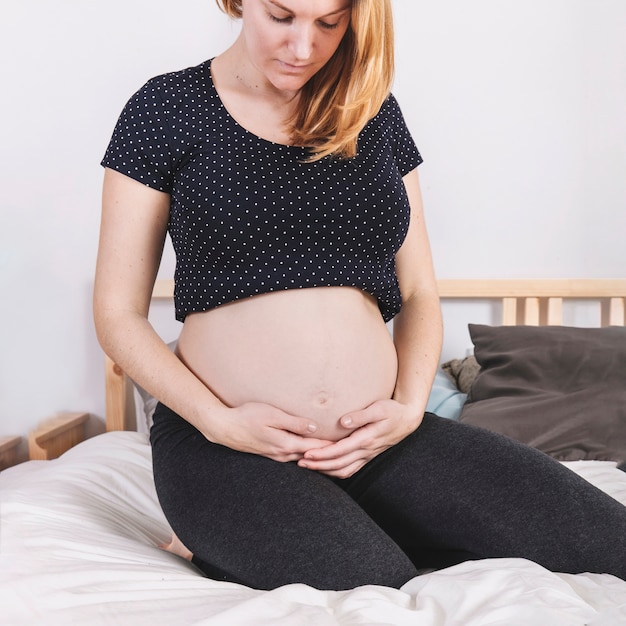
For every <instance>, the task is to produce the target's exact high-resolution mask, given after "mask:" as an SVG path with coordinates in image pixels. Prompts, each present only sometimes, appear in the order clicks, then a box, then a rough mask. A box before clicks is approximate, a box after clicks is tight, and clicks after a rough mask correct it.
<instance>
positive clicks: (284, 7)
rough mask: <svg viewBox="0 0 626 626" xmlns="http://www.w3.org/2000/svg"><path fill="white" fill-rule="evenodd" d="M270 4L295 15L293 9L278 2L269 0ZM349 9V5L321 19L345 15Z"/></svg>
mask: <svg viewBox="0 0 626 626" xmlns="http://www.w3.org/2000/svg"><path fill="white" fill-rule="evenodd" d="M269 3H270V4H273V5H274V6H275V7H277V8H278V9H282V10H283V11H285V12H286V13H293V11H292V10H291V9H289V8H288V7H286V6H284V5H282V4H281V3H280V2H276V1H275V0H269ZM349 8H350V5H347V6H345V7H343V9H337V10H336V11H331V12H330V13H326V15H322V16H320V17H330V16H331V15H337V14H338V13H343V12H344V11H347V10H348V9H349Z"/></svg>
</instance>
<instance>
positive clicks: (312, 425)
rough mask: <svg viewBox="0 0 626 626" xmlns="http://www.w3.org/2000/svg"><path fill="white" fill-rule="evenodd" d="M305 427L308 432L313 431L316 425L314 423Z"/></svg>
mask: <svg viewBox="0 0 626 626" xmlns="http://www.w3.org/2000/svg"><path fill="white" fill-rule="evenodd" d="M306 429H307V430H308V431H309V432H310V433H314V432H315V431H316V430H317V426H316V425H315V424H309V425H308V426H307V427H306Z"/></svg>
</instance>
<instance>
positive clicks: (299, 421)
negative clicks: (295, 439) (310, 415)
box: [272, 413, 317, 437]
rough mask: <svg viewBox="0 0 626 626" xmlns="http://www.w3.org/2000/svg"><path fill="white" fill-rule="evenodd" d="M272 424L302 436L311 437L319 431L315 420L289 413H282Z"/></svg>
mask: <svg viewBox="0 0 626 626" xmlns="http://www.w3.org/2000/svg"><path fill="white" fill-rule="evenodd" d="M272 426H273V427H274V428H278V429H280V430H285V431H288V432H290V433H293V434H295V435H301V436H302V437H311V436H313V435H315V433H316V431H317V424H316V423H315V422H314V421H313V420H310V419H307V418H306V417H297V416H295V415H289V414H288V413H281V414H280V416H279V417H278V418H277V419H276V421H275V422H274V423H273V424H272Z"/></svg>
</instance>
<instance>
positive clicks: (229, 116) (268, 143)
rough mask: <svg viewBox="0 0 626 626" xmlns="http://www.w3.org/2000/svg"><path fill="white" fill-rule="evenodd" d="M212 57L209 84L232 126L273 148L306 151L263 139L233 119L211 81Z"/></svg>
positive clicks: (305, 149)
mask: <svg viewBox="0 0 626 626" xmlns="http://www.w3.org/2000/svg"><path fill="white" fill-rule="evenodd" d="M214 58H215V57H212V58H210V59H209V60H208V61H207V63H206V70H207V75H208V79H209V82H210V85H211V89H212V90H213V92H214V94H215V97H216V98H217V101H218V102H219V106H220V108H221V109H222V111H223V113H224V115H225V116H226V117H227V118H228V119H229V120H230V121H231V123H232V124H233V125H234V126H236V127H237V128H238V129H239V130H240V131H241V132H242V133H244V134H245V135H248V136H250V137H252V138H253V139H255V140H256V141H257V142H259V143H262V144H266V145H268V146H271V147H273V148H281V149H282V148H285V149H287V150H291V151H296V152H307V148H303V147H301V146H292V145H289V144H286V143H280V142H277V141H271V140H270V139H265V138H264V137H261V136H260V135H257V134H256V133H253V132H252V131H251V130H248V129H247V128H246V127H245V126H243V125H242V124H241V123H240V122H238V121H237V120H236V119H235V117H234V116H233V115H232V114H231V112H230V111H229V110H228V108H227V107H226V105H225V104H224V101H223V100H222V96H220V93H219V91H218V90H217V87H216V86H215V82H214V81H213V72H212V71H211V65H212V62H213V59H214Z"/></svg>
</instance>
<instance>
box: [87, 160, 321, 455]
mask: <svg viewBox="0 0 626 626" xmlns="http://www.w3.org/2000/svg"><path fill="white" fill-rule="evenodd" d="M169 207H170V198H169V195H168V194H166V193H162V192H160V191H156V190H154V189H151V188H149V187H146V186H145V185H143V184H141V183H139V182H137V181H135V180H133V179H131V178H129V177H127V176H124V175H123V174H120V173H118V172H115V171H112V170H109V169H107V170H106V171H105V177H104V187H103V196H102V221H101V228H100V243H99V248H98V260H97V264H96V279H95V287H94V320H95V325H96V332H97V335H98V340H99V341H100V343H101V345H102V348H103V349H104V351H105V352H106V353H107V354H108V355H109V356H110V357H111V358H112V359H113V360H114V361H115V362H116V363H118V364H119V366H120V367H121V368H122V369H123V370H124V371H125V372H126V373H127V374H128V375H129V376H130V377H131V378H133V379H134V380H135V381H137V383H138V384H140V385H141V386H142V387H143V388H144V389H146V390H147V391H148V392H150V393H151V394H153V395H154V396H155V397H156V398H158V399H159V400H160V401H161V402H163V403H164V404H166V405H167V406H168V407H169V408H171V409H172V410H173V411H175V412H176V413H178V414H179V415H181V416H182V417H184V418H185V419H186V420H187V421H188V422H190V423H191V424H192V425H193V426H195V427H196V428H197V429H198V430H199V431H200V432H202V433H203V434H204V436H205V437H206V438H207V439H209V440H210V441H214V442H217V443H222V444H223V445H226V446H228V447H231V448H234V449H238V450H243V451H246V452H254V453H257V454H263V455H264V456H269V457H270V458H274V459H275V460H281V461H286V460H295V459H298V458H301V456H302V453H303V452H304V451H305V450H307V449H309V448H310V447H311V446H312V445H316V443H317V440H315V439H312V438H310V435H311V433H312V432H314V430H315V425H314V424H312V423H311V422H310V420H306V419H304V418H300V417H296V416H290V415H288V414H286V413H284V412H282V411H278V410H277V409H274V408H273V407H269V406H265V405H244V406H243V407H237V408H236V409H235V408H230V407H226V406H225V405H224V404H223V403H222V402H221V401H220V400H219V399H218V398H217V397H216V396H215V395H214V394H213V393H212V392H211V391H210V389H209V388H208V387H206V385H204V383H203V382H202V381H200V380H199V379H198V378H197V377H196V376H195V375H194V374H193V373H192V372H191V371H190V370H189V369H188V368H187V367H186V366H185V365H184V364H183V363H182V361H180V360H179V359H178V358H177V357H176V355H174V354H173V353H172V352H171V351H170V350H169V349H168V347H167V346H166V345H165V343H164V342H163V340H162V339H161V338H160V337H159V336H158V335H157V333H156V332H155V331H154V329H153V328H152V326H151V325H150V323H149V321H148V309H149V305H150V297H151V294H152V288H153V286H154V281H155V279H156V275H157V270H158V267H159V264H160V261H161V255H162V252H163V245H164V241H165V235H166V231H167V223H168V219H169ZM304 435H308V437H305V436H304ZM323 443H326V442H319V443H317V445H322V444H323Z"/></svg>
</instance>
